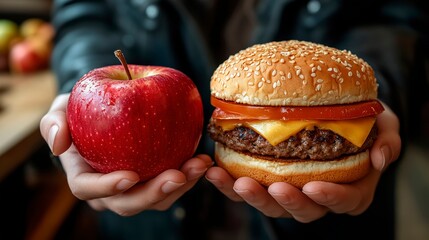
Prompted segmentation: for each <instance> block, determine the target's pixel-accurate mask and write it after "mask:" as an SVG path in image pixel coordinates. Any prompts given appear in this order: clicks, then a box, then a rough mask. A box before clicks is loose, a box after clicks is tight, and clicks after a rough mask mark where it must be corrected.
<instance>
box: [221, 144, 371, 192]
mask: <svg viewBox="0 0 429 240" xmlns="http://www.w3.org/2000/svg"><path fill="white" fill-rule="evenodd" d="M215 161H216V163H217V165H218V166H219V167H221V168H223V169H225V170H227V171H228V173H229V174H230V175H231V176H232V177H234V178H240V177H251V178H253V179H255V180H256V181H258V182H259V183H261V184H262V185H265V186H269V185H271V184H272V183H275V182H287V183H289V184H292V185H294V186H295V187H298V188H302V187H303V186H304V185H305V184H306V183H308V182H311V181H326V182H334V183H349V182H353V181H356V180H358V179H361V178H362V177H364V176H365V175H366V174H367V173H368V171H369V169H370V166H371V162H370V159H369V152H368V151H365V152H362V153H359V154H356V155H350V156H347V157H344V158H341V159H336V160H332V161H312V160H295V161H293V160H289V161H285V160H275V159H274V158H271V159H269V160H268V159H264V158H260V157H258V156H255V155H246V154H243V153H240V152H237V151H234V150H232V149H230V148H228V147H226V146H224V145H223V144H221V143H218V142H216V143H215Z"/></svg>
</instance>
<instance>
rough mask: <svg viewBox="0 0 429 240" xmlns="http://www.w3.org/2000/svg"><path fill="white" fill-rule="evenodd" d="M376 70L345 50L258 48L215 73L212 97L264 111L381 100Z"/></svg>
mask: <svg viewBox="0 0 429 240" xmlns="http://www.w3.org/2000/svg"><path fill="white" fill-rule="evenodd" d="M377 87H378V84H377V81H376V79H375V77H374V71H373V69H372V68H371V66H369V65H368V63H366V62H365V61H364V60H362V59H361V58H358V57H357V56H356V55H354V54H352V53H350V51H346V50H342V51H341V50H338V49H335V48H331V47H327V46H324V45H321V44H315V43H310V42H304V41H295V40H291V41H282V42H270V43H266V44H257V45H254V46H251V47H249V48H247V49H244V50H241V51H240V52H238V53H237V54H235V55H232V56H230V57H229V58H228V59H227V60H226V61H225V62H224V63H222V64H221V65H219V67H218V68H217V69H216V71H215V72H214V73H213V76H212V79H211V83H210V89H211V95H212V96H214V97H216V98H219V99H223V100H227V101H233V102H236V103H243V104H251V105H261V106H284V105H289V106H316V105H332V104H344V103H354V102H361V101H366V100H371V99H376V98H377Z"/></svg>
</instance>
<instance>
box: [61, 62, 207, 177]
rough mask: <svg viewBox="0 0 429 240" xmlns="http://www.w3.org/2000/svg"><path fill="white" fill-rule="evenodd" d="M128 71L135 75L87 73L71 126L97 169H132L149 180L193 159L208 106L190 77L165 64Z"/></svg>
mask: <svg viewBox="0 0 429 240" xmlns="http://www.w3.org/2000/svg"><path fill="white" fill-rule="evenodd" d="M124 66H125V69H127V65H126V64H124ZM128 68H129V75H130V77H127V74H126V73H127V71H126V70H124V67H123V66H121V65H115V66H105V67H101V68H97V69H94V70H92V71H90V72H89V73H87V74H86V75H84V76H83V77H82V78H81V79H80V80H79V81H78V82H77V83H76V85H75V86H74V88H73V90H72V92H71V94H70V98H69V102H68V106H67V122H68V125H69V128H70V132H71V136H72V140H73V143H74V145H75V146H76V148H77V150H78V151H79V153H80V154H81V156H82V157H83V158H84V159H85V160H86V161H87V163H88V164H89V165H91V166H92V167H93V168H94V169H95V170H96V171H98V172H102V173H109V172H112V171H116V170H132V171H135V172H137V173H138V174H139V176H140V181H146V180H148V179H150V178H153V177H154V176H156V175H158V174H159V173H161V172H163V171H165V170H167V169H171V168H173V169H178V168H179V167H180V166H181V165H182V164H183V162H184V161H186V160H187V159H189V158H191V157H192V156H193V154H194V153H195V150H196V147H197V145H198V143H199V140H200V138H201V134H202V127H203V107H202V101H201V97H200V94H199V92H198V90H197V88H196V86H195V84H194V83H193V82H192V80H191V79H190V78H189V77H187V76H186V75H185V74H184V73H182V72H180V71H178V70H175V69H171V68H167V67H162V66H141V65H128ZM129 79H131V80H129Z"/></svg>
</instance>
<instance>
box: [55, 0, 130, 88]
mask: <svg viewBox="0 0 429 240" xmlns="http://www.w3.org/2000/svg"><path fill="white" fill-rule="evenodd" d="M52 23H53V25H54V27H55V29H56V38H55V47H54V51H53V56H52V64H51V65H52V68H53V71H54V73H55V74H56V76H57V79H58V87H59V92H61V93H64V92H69V91H70V90H71V89H72V87H73V86H74V84H75V82H76V81H77V80H78V79H79V78H80V77H81V76H83V74H85V73H86V72H88V71H89V70H91V69H93V68H96V67H101V66H104V65H111V64H117V63H118V62H117V59H116V58H115V57H114V54H113V51H114V50H116V49H113V48H121V47H122V44H121V37H120V36H121V34H118V31H117V29H116V28H115V26H114V24H113V23H112V12H111V10H110V9H109V6H108V5H107V3H105V1H98V0H85V1H72V0H56V1H55V2H54V7H53V16H52Z"/></svg>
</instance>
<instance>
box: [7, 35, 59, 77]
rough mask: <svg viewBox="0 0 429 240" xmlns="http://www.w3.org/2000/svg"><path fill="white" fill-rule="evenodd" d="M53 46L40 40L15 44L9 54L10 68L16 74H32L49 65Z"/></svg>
mask: <svg viewBox="0 0 429 240" xmlns="http://www.w3.org/2000/svg"><path fill="white" fill-rule="evenodd" d="M50 54H51V45H50V43H49V42H45V41H43V40H42V39H39V38H31V39H25V40H23V41H20V42H18V43H15V44H14V45H13V46H12V47H11V50H10V53H9V66H10V69H11V71H12V72H15V73H32V72H36V71H39V70H42V69H45V68H47V67H48V65H49V60H50Z"/></svg>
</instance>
